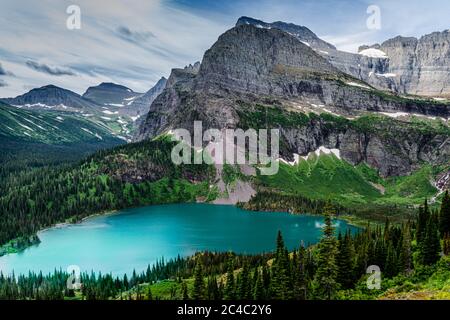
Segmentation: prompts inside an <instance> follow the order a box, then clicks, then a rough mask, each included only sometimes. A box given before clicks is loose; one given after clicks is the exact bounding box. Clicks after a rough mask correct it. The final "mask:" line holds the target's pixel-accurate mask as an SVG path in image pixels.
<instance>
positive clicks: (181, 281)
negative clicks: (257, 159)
mask: <svg viewBox="0 0 450 320" xmlns="http://www.w3.org/2000/svg"><path fill="white" fill-rule="evenodd" d="M448 34H449V32H448V31H444V32H437V33H433V34H430V35H425V36H423V37H421V38H420V39H416V38H404V37H396V38H393V39H390V40H387V41H385V42H383V43H381V44H375V45H365V46H362V47H360V49H359V51H358V53H348V52H344V51H340V50H338V49H337V48H336V47H335V46H334V45H333V44H331V43H328V42H327V41H324V40H322V39H320V38H319V37H318V36H317V35H316V34H315V33H314V32H312V31H311V30H309V29H308V28H307V27H304V26H298V25H294V24H288V23H285V22H280V21H279V22H274V23H266V22H264V21H261V20H257V19H253V18H250V17H241V18H239V19H238V21H237V23H236V25H235V26H234V27H232V28H231V29H229V30H227V31H225V32H224V33H223V34H221V35H220V36H219V37H218V39H217V41H215V42H214V43H213V44H212V45H211V46H210V47H209V49H207V50H206V51H205V52H204V55H203V59H202V60H201V62H197V63H194V64H190V65H188V66H186V67H184V68H174V69H172V70H171V73H170V76H169V77H168V79H166V78H165V77H161V78H160V80H159V81H157V82H156V84H155V85H154V86H153V87H152V88H150V89H149V90H148V91H147V92H145V93H144V92H135V91H133V90H131V89H130V88H128V87H126V86H123V85H119V84H115V83H112V82H102V83H100V84H99V85H96V86H90V87H89V88H87V89H86V91H85V92H84V94H82V95H80V94H77V93H75V92H73V91H70V90H67V89H64V88H61V87H58V86H55V85H46V86H43V87H39V88H35V89H32V90H30V91H28V92H26V93H24V94H23V95H20V96H17V97H15V98H2V99H0V145H1V147H2V152H1V154H0V271H1V272H4V273H5V275H6V277H3V275H2V276H0V297H7V298H16V299H17V298H20V299H40V298H44V299H45V298H47V299H84V298H86V299H123V298H126V299H130V300H132V299H136V300H140V299H143V298H144V296H145V298H146V299H153V298H154V297H153V296H152V294H155V293H156V294H157V296H156V298H163V299H180V298H183V299H185V298H193V299H195V300H201V299H246V300H248V299H281V300H288V299H299V300H301V299H384V298H387V299H397V298H402V297H404V296H409V293H410V291H414V292H421V293H422V294H423V292H424V291H426V290H429V291H426V292H427V294H429V295H428V296H431V297H441V296H442V297H445V298H448V295H447V294H446V293H444V291H445V290H447V289H448V286H449V282H448V281H449V280H448V279H450V277H449V269H448V265H449V264H448V255H449V252H450V251H449V250H450V239H449V232H450V224H449V221H450V220H449V219H450V198H449V196H448V189H449V188H450V178H449V177H450V128H449V118H450V100H449V97H450V96H449V95H448V94H449V92H450V91H449V90H450V89H449V88H450V82H449V77H448V74H449V70H448V59H447V58H448V54H447V53H448V52H449V51H448V50H447V49H448V48H450V46H449V43H450V38H449V36H448ZM446 50H447V51H446ZM424 51H426V52H428V54H424ZM417 70H421V71H423V72H419V71H417ZM433 70H435V72H432V71H433ZM436 70H437V71H436ZM142 91H144V90H142ZM196 121H201V123H202V127H203V130H207V129H217V130H218V131H224V130H227V129H242V130H248V129H255V130H258V129H278V130H279V132H280V140H279V146H280V153H279V155H277V157H276V159H272V160H274V161H277V163H278V164H279V170H278V172H277V173H276V174H274V175H263V174H261V168H262V166H260V165H249V164H241V165H231V164H223V165H222V164H207V163H201V164H194V163H195V162H194V161H192V162H191V163H190V164H185V163H182V164H179V165H176V164H175V163H174V161H173V159H172V157H171V152H172V151H173V149H174V147H175V146H176V145H177V143H178V142H177V141H176V139H174V135H173V132H174V130H177V129H185V130H186V132H188V133H194V122H196ZM193 136H194V137H195V133H194V135H193ZM199 140H202V141H201V143H202V144H201V145H198V144H195V145H192V146H188V148H190V151H191V155H194V156H195V154H196V153H198V152H202V151H203V150H205V149H207V148H208V147H209V146H211V145H212V143H213V141H212V139H210V140H209V141H208V139H199ZM191 158H192V156H191ZM221 204H228V206H223V205H221ZM106 213H108V215H104V214H106ZM111 213H113V214H111ZM94 216H95V217H94ZM48 228H50V229H48ZM43 230H45V231H43ZM278 231H281V232H279V233H278V237H276V235H277V232H278ZM275 238H276V245H275V247H276V250H275V251H274V250H273V249H274V246H273V240H275ZM149 244H151V245H149ZM86 247H91V250H92V254H91V255H84V254H83V251H84V250H85V248H86ZM80 256H82V258H80V266H81V267H82V269H83V272H84V273H83V275H82V281H83V283H84V284H85V285H86V286H85V287H83V288H82V289H80V290H78V289H77V290H72V289H70V288H65V287H64V286H65V282H66V281H67V279H68V277H69V274H68V273H67V272H66V271H65V269H66V265H67V264H68V263H69V262H70V261H75V262H76V260H77V257H80ZM162 257H164V259H166V260H159V259H161V258H162ZM127 260H128V261H129V262H128V263H124V261H127ZM70 263H71V262H70ZM30 265H32V266H33V267H32V268H30V267H29V266H30ZM370 265H377V266H380V267H381V268H382V270H383V277H385V278H386V280H383V281H384V282H383V286H382V288H379V289H377V290H374V291H370V290H368V289H367V288H366V286H365V283H366V281H367V277H368V275H367V273H366V270H367V267H368V266H370ZM58 268H59V269H60V270H59V271H58ZM146 268H147V269H146ZM327 268H328V269H327ZM13 270H14V272H16V271H17V273H16V274H19V273H22V275H23V277H21V278H20V279H21V280H20V281H18V282H17V283H16V282H15V281H13V280H15V279H12V278H11V275H10V274H11V273H12V271H13ZM55 270H56V271H55ZM329 270H332V272H330V271H329ZM27 271H30V273H29V274H28V275H26V274H27ZM41 271H42V272H43V273H44V274H45V276H42V274H40V272H41ZM90 271H93V273H92V274H91V275H90V274H89V272H90ZM52 272H53V273H52ZM124 274H126V275H125V276H123V275H124ZM323 279H325V280H323ZM323 281H329V282H330V283H331V285H330V288H331V289H330V290H328V291H327V290H325V289H323V288H325V287H326V285H327V284H326V283H325V284H324V283H323ZM35 288H38V289H35ZM327 288H328V287H327ZM152 292H153V293H152ZM430 292H431V293H430ZM419 295H420V294H419Z"/></svg>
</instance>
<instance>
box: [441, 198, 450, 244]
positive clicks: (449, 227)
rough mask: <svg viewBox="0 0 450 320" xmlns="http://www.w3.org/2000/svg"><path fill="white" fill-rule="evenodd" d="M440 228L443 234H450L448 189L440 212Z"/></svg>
mask: <svg viewBox="0 0 450 320" xmlns="http://www.w3.org/2000/svg"><path fill="white" fill-rule="evenodd" d="M439 227H440V228H439V229H440V231H441V235H442V236H444V235H446V234H448V235H450V196H449V194H448V190H447V191H445V194H444V197H443V198H442V203H441V210H440V213H439Z"/></svg>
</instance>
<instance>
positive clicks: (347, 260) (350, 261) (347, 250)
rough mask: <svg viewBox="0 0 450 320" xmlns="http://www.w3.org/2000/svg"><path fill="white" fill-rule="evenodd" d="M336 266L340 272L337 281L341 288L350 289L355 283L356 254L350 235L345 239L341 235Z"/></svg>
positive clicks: (346, 235)
mask: <svg viewBox="0 0 450 320" xmlns="http://www.w3.org/2000/svg"><path fill="white" fill-rule="evenodd" d="M336 266H337V270H338V272H337V278H336V281H337V282H338V283H339V284H340V285H341V288H343V289H350V288H351V287H352V286H353V283H354V252H353V248H352V243H351V237H350V235H349V234H348V233H347V234H345V236H344V237H342V235H341V234H340V233H339V237H338V253H337V256H336Z"/></svg>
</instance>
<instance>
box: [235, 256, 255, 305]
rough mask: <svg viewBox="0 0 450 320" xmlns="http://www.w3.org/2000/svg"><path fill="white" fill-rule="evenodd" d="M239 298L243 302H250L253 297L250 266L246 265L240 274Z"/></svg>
mask: <svg viewBox="0 0 450 320" xmlns="http://www.w3.org/2000/svg"><path fill="white" fill-rule="evenodd" d="M238 290H239V293H238V298H239V299H241V300H250V299H251V297H252V292H251V282H250V270H249V268H248V264H247V263H244V266H243V268H242V272H241V274H240V283H239V288H238Z"/></svg>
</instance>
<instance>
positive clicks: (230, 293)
mask: <svg viewBox="0 0 450 320" xmlns="http://www.w3.org/2000/svg"><path fill="white" fill-rule="evenodd" d="M223 298H224V299H225V300H233V299H235V298H236V289H235V283H234V270H233V261H232V260H231V258H230V260H229V261H228V266H227V282H226V284H225V290H224V297H223Z"/></svg>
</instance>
